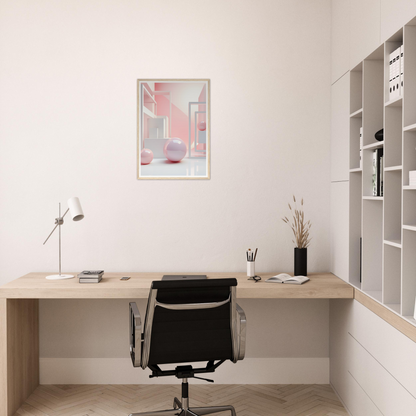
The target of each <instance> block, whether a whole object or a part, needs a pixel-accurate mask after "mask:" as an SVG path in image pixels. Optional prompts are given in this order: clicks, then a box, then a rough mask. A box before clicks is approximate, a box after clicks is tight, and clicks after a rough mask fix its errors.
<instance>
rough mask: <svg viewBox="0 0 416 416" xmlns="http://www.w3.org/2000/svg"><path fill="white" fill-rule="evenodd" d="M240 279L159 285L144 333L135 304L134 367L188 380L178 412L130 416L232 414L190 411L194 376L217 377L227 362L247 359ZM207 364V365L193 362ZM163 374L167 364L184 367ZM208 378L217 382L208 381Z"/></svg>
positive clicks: (211, 409)
mask: <svg viewBox="0 0 416 416" xmlns="http://www.w3.org/2000/svg"><path fill="white" fill-rule="evenodd" d="M236 286H237V280H236V279H204V280H171V281H168V280H167V281H164V280H160V281H154V282H152V287H151V289H150V294H149V299H148V303H147V310H146V318H145V323H144V330H143V333H142V321H141V317H140V313H139V310H138V308H137V305H136V303H134V302H132V303H130V355H131V358H132V362H133V366H134V367H141V368H143V369H145V368H146V367H149V368H150V370H152V374H151V375H150V376H149V377H163V376H176V377H177V378H179V379H182V400H181V401H180V400H178V399H177V398H176V397H175V398H174V401H173V409H171V410H163V411H156V412H144V413H132V414H131V415H130V416H159V415H160V416H162V415H163V416H167V415H172V416H173V415H181V416H188V415H189V416H191V415H192V416H195V415H196V416H199V415H208V414H212V413H218V412H224V411H230V412H231V415H232V416H236V413H235V409H234V407H233V406H215V407H189V394H188V392H189V390H188V378H192V377H193V378H200V377H196V374H204V373H212V372H214V371H215V370H216V369H217V368H218V367H219V366H220V365H221V364H222V363H223V362H224V361H226V360H231V361H232V362H234V363H236V362H237V361H238V360H242V359H243V358H244V355H245V340H246V317H245V314H244V311H243V310H242V309H241V308H240V307H239V306H238V305H237V303H236ZM200 361H205V362H207V364H206V365H205V367H198V368H194V367H193V366H192V365H190V364H189V363H195V362H200ZM182 363H188V364H187V365H179V366H177V367H176V368H174V369H168V370H162V369H161V368H160V367H159V365H161V364H182ZM202 380H206V381H211V382H212V380H208V379H205V378H203V379H202Z"/></svg>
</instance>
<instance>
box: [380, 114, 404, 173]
mask: <svg viewBox="0 0 416 416" xmlns="http://www.w3.org/2000/svg"><path fill="white" fill-rule="evenodd" d="M402 135H403V124H402V108H401V107H388V108H386V109H385V120H384V164H385V166H398V165H401V164H402Z"/></svg>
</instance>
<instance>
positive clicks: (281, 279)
mask: <svg viewBox="0 0 416 416" xmlns="http://www.w3.org/2000/svg"><path fill="white" fill-rule="evenodd" d="M308 280H310V279H309V277H306V276H291V275H290V274H287V273H280V274H277V275H276V276H272V277H270V278H269V279H267V280H266V282H267V283H290V284H292V285H301V284H303V283H306V282H307V281H308Z"/></svg>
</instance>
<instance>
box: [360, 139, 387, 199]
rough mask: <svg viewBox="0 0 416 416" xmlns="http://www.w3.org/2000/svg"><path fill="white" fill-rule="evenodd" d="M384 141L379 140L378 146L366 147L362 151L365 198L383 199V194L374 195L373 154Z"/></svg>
mask: <svg viewBox="0 0 416 416" xmlns="http://www.w3.org/2000/svg"><path fill="white" fill-rule="evenodd" d="M379 143H381V145H379ZM382 143H383V142H378V143H377V144H376V145H377V147H376V146H371V147H368V146H367V148H365V149H364V150H363V152H362V157H363V198H364V199H371V200H379V201H382V200H383V197H382V196H374V195H373V154H374V151H375V149H376V148H380V147H382Z"/></svg>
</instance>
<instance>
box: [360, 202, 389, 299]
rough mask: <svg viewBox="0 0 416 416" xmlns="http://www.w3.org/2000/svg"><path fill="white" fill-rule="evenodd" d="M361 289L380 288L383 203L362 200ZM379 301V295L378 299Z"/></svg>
mask: <svg viewBox="0 0 416 416" xmlns="http://www.w3.org/2000/svg"><path fill="white" fill-rule="evenodd" d="M362 236H363V240H362V250H363V253H362V286H361V287H362V289H363V290H364V291H365V292H366V293H367V292H368V291H376V292H378V291H380V293H381V290H382V264H383V260H382V252H383V240H384V239H383V204H380V202H379V201H372V200H363V234H362ZM378 300H380V301H381V296H380V299H378Z"/></svg>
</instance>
